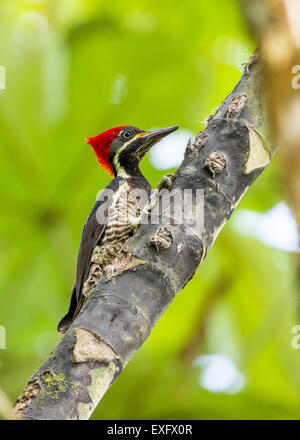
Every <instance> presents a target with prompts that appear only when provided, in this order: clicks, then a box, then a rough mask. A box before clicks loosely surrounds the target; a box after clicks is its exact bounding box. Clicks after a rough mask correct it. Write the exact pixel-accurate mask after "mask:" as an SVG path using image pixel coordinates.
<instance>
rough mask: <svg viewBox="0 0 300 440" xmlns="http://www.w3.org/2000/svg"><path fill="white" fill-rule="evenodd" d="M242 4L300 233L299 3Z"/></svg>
mask: <svg viewBox="0 0 300 440" xmlns="http://www.w3.org/2000/svg"><path fill="white" fill-rule="evenodd" d="M242 5H243V9H244V11H245V15H246V18H247V20H248V22H249V25H250V29H251V31H252V33H253V34H254V36H255V37H256V38H257V40H258V43H259V45H260V56H261V62H262V66H263V75H264V77H265V85H266V87H265V90H266V96H267V99H268V107H269V114H270V123H271V127H272V138H273V143H274V144H276V145H277V146H280V147H282V148H281V154H282V157H283V159H284V161H285V167H284V169H285V178H286V182H287V188H288V190H289V194H290V200H291V203H292V204H293V206H294V209H295V214H296V219H297V223H298V229H299V231H300V2H299V1H298V0H276V1H274V0H259V1H258V0H252V1H251V2H250V1H247V0H243V1H242Z"/></svg>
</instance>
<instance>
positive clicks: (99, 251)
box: [58, 125, 179, 333]
mask: <svg viewBox="0 0 300 440" xmlns="http://www.w3.org/2000/svg"><path fill="white" fill-rule="evenodd" d="M177 128H179V127H178V126H177V125H176V126H173V127H167V128H162V129H160V130H155V131H152V132H147V131H145V130H142V129H140V128H138V127H133V126H131V125H123V126H120V127H114V128H111V129H109V130H106V131H104V132H103V133H101V134H99V135H98V136H95V137H91V138H87V139H86V142H87V143H88V144H89V145H91V147H92V148H93V150H94V152H95V155H96V158H97V160H98V162H99V163H100V165H101V167H102V168H103V169H104V170H105V171H107V172H108V173H109V174H110V175H111V176H112V177H113V180H111V181H110V183H109V184H108V185H107V187H106V188H105V189H104V190H103V192H102V193H101V195H100V197H98V200H97V202H96V204H95V205H94V207H93V209H92V211H91V213H90V215H89V217H88V219H87V221H86V223H85V225H84V228H83V231H82V236H81V242H80V247H79V252H78V258H77V268H76V280H75V283H74V286H73V288H72V290H71V298H70V305H69V311H68V313H67V314H66V315H65V316H64V317H63V318H62V319H61V321H60V322H59V324H58V332H59V333H65V332H66V331H67V330H68V328H69V327H70V325H71V324H72V322H73V320H74V319H75V317H76V316H77V315H78V313H79V312H80V310H81V307H82V305H83V303H84V301H85V298H86V297H87V295H88V294H89V292H90V291H91V289H92V287H94V286H95V285H96V284H97V282H98V281H99V280H100V279H101V278H102V276H103V273H105V271H106V270H107V269H108V267H109V266H110V263H111V262H112V260H113V259H114V257H115V256H116V255H117V253H118V252H119V251H120V249H121V248H122V246H123V245H124V243H125V241H126V240H127V239H128V238H129V236H130V235H132V234H134V233H135V231H136V229H137V227H138V225H139V219H140V212H141V209H143V207H145V205H146V204H147V201H148V199H149V197H150V195H151V186H150V184H149V182H148V181H147V180H146V179H145V177H144V176H143V174H142V173H141V171H140V169H139V163H140V161H141V159H142V158H143V157H144V155H145V154H146V153H147V152H148V151H149V150H150V148H151V147H152V146H153V145H154V144H156V143H157V142H158V141H159V140H161V139H162V138H163V137H165V136H167V135H168V134H170V133H172V132H173V131H175V130H177ZM135 190H138V191H139V192H140V191H141V190H142V191H143V193H144V194H146V197H145V198H143V200H141V199H140V197H137V196H136V191H135Z"/></svg>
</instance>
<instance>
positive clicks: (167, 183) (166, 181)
mask: <svg viewBox="0 0 300 440" xmlns="http://www.w3.org/2000/svg"><path fill="white" fill-rule="evenodd" d="M172 177H175V175H174V174H165V175H164V176H163V177H162V178H161V180H160V182H159V183H158V185H157V189H158V191H162V190H163V189H167V190H168V191H171V189H172Z"/></svg>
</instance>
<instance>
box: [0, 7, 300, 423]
mask: <svg viewBox="0 0 300 440" xmlns="http://www.w3.org/2000/svg"><path fill="white" fill-rule="evenodd" d="M254 47H255V46H254V43H253V42H252V41H251V40H250V39H249V36H248V33H247V30H246V29H245V26H244V23H243V19H242V16H241V15H240V12H239V9H238V4H237V3H236V2H235V1H233V0H226V1H224V0H215V1H213V2H207V1H203V0H187V1H184V2H183V1H179V0H172V1H171V0H164V1H158V0H151V1H150V0H149V1H148V0H139V1H136V0H132V1H131V0H130V1H121V0H115V1H107V0H35V1H33V0H27V1H25V0H19V1H17V0H1V3H0V64H1V65H2V66H5V69H6V90H3V91H0V163H1V173H0V182H1V185H0V200H1V218H0V324H1V325H2V326H4V327H5V328H6V335H7V341H6V344H7V348H6V350H0V388H1V389H2V391H4V392H5V393H6V395H7V396H8V397H9V398H10V399H11V401H14V400H15V398H16V397H17V395H18V394H19V393H20V391H21V389H22V388H23V386H24V385H25V383H26V382H27V380H28V378H29V377H30V376H31V375H32V374H33V372H34V371H35V370H36V369H37V368H38V367H39V365H40V364H41V362H42V361H43V359H44V358H45V357H46V356H48V354H49V352H50V351H51V350H52V348H53V347H54V346H55V344H56V343H57V341H58V340H59V336H58V335H57V333H56V325H57V322H58V320H59V319H60V317H61V316H62V315H63V314H64V313H65V311H66V308H67V304H68V301H69V292H70V288H71V286H72V283H73V279H74V275H75V264H76V256H77V249H78V246H79V240H80V235H81V230H82V227H83V224H84V222H85V219H86V217H87V216H88V214H89V211H90V209H91V207H92V206H93V204H94V201H95V198H96V194H97V191H98V190H99V189H101V188H103V187H104V186H105V185H106V184H107V183H108V181H109V177H108V176H107V175H105V174H104V173H103V172H102V170H100V168H99V166H98V164H97V162H96V161H95V158H94V156H93V153H92V150H91V149H90V147H88V146H86V145H85V143H84V139H85V137H86V136H92V135H95V134H98V133H99V132H101V131H103V130H104V129H106V128H109V127H111V126H114V125H121V124H124V123H131V124H133V125H138V126H140V127H142V128H145V129H148V128H151V127H154V126H160V127H163V126H168V125H173V124H179V125H180V126H181V127H182V128H185V129H188V130H191V131H192V132H193V133H196V132H197V131H198V130H199V129H201V128H202V127H203V123H202V122H201V121H203V120H204V118H205V117H206V116H208V115H209V113H210V112H211V110H212V109H213V108H214V107H216V106H218V105H219V104H220V102H221V101H222V100H223V99H224V98H225V96H226V95H227V94H228V93H230V91H231V90H232V88H233V87H234V85H235V84H236V82H237V81H238V80H239V77H240V69H239V67H240V63H241V62H243V61H246V60H247V58H248V56H249V54H250V53H251V52H252V50H253V49H254ZM120 75H121V78H123V81H125V84H124V85H123V89H122V88H121V90H119V92H118V90H117V92H118V93H117V92H114V89H115V88H116V87H117V85H116V84H118V78H120ZM116 80H117V82H116ZM119 82H120V81H119ZM114 93H117V94H118V99H117V100H119V101H118V102H119V103H116V99H115V98H114ZM280 170H281V168H280V158H279V157H276V158H275V159H274V160H273V162H272V164H271V166H270V167H269V168H268V169H267V170H266V171H265V172H264V173H263V174H262V176H261V177H260V178H259V179H258V180H257V182H256V183H255V184H254V185H253V186H252V187H251V189H250V190H249V192H248V193H247V195H246V196H245V197H244V198H243V200H242V202H241V203H240V205H239V209H240V208H247V209H254V210H258V211H266V210H268V209H270V208H271V207H272V206H274V205H275V204H276V203H278V202H279V201H281V200H284V199H285V198H286V195H285V190H284V184H283V177H282V175H281V171H280ZM143 171H144V173H145V175H146V176H147V177H148V178H149V180H150V182H151V184H152V185H153V186H155V185H156V184H157V182H158V181H159V179H160V177H161V176H162V174H163V171H159V170H157V169H155V168H154V167H153V166H152V165H151V164H150V162H149V158H146V159H145V160H144V161H143ZM234 215H235V214H234ZM295 279H296V270H295V263H294V259H293V256H292V255H289V254H287V253H285V252H283V251H279V250H275V249H272V248H268V247H266V246H264V245H263V244H261V243H260V242H258V241H255V240H253V239H250V238H245V237H242V236H240V235H238V234H237V232H235V230H234V228H233V227H232V219H231V220H230V221H229V222H228V224H227V225H226V227H225V228H224V230H223V231H222V233H221V234H220V236H219V238H218V239H217V241H216V243H215V244H214V246H213V248H212V249H211V251H210V252H209V254H208V257H207V258H206V260H205V261H204V262H203V264H202V265H201V266H200V268H199V269H198V271H197V273H196V274H195V276H194V278H193V279H192V281H191V282H190V283H189V284H188V285H187V286H186V287H185V288H184V290H183V291H182V292H180V293H179V294H178V296H177V297H176V299H175V300H174V302H173V304H172V305H171V306H170V308H169V309H168V310H167V312H166V313H165V314H164V316H163V317H162V318H161V320H160V321H159V323H158V324H157V325H156V327H155V328H154V330H153V332H152V334H151V336H150V338H149V339H148V340H147V341H146V342H145V344H144V345H143V347H142V348H141V349H140V350H139V352H138V353H137V354H136V356H135V357H134V358H133V359H132V360H131V361H130V363H129V364H128V365H127V366H126V368H125V370H124V372H123V373H122V375H121V377H120V378H119V379H118V380H117V382H116V383H115V384H114V385H113V386H112V388H111V389H110V390H109V392H108V393H107V394H106V396H105V397H104V398H103V400H102V402H101V403H100V405H99V406H98V408H97V410H96V411H95V413H94V415H93V418H95V419H115V418H122V419H130V418H132V419H136V418H137V419H144V418H146V419H148V418H149V419H151V418H154V419H156V418H158V419H159V418H167V419H168V418H170V419H172V418H175V419H176V418H179V419H192V418H195V419H206V418H208V419H215V418H216V419H224V418H225V419H227V418H237V419H240V418H246V419H248V418H249V419H251V418H287V419H294V418H298V417H299V353H298V352H297V351H296V350H293V349H292V347H291V338H292V335H291V329H292V327H293V326H294V325H296V324H298V323H299V321H300V317H299V313H298V311H299V310H298V299H297V289H296V283H295ZM211 353H223V354H225V355H227V356H228V357H230V358H231V359H232V360H233V361H234V362H235V364H236V365H237V367H238V368H239V370H240V371H241V373H242V374H243V375H244V377H245V386H244V388H243V389H242V390H241V391H240V392H239V393H236V394H232V395H228V394H226V393H212V392H210V391H207V390H205V389H203V388H202V387H201V386H200V384H199V375H200V373H201V371H200V368H199V367H197V366H195V365H193V359H194V358H195V357H197V356H199V355H203V354H211Z"/></svg>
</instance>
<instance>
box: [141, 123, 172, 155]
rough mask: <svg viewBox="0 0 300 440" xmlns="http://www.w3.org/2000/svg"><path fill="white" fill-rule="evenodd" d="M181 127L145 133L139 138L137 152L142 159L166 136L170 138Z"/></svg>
mask: <svg viewBox="0 0 300 440" xmlns="http://www.w3.org/2000/svg"><path fill="white" fill-rule="evenodd" d="M178 128H179V125H173V126H172V127H166V128H160V129H159V130H155V131H150V132H145V134H144V133H143V134H141V136H140V137H139V138H138V145H137V149H136V152H137V153H138V154H139V155H140V156H141V157H142V156H144V154H145V153H147V151H149V150H150V148H151V147H152V146H153V145H155V144H156V143H157V142H159V141H160V140H161V139H162V138H164V137H165V136H168V135H169V134H170V133H173V131H175V130H177V129H178Z"/></svg>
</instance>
